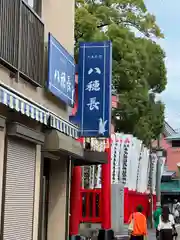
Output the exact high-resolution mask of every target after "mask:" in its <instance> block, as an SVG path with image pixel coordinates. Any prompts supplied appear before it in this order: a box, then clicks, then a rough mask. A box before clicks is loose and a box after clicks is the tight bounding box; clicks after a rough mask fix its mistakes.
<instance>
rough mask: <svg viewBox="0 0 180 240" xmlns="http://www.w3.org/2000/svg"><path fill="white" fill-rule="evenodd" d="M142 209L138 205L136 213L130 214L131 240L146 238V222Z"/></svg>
mask: <svg viewBox="0 0 180 240" xmlns="http://www.w3.org/2000/svg"><path fill="white" fill-rule="evenodd" d="M142 212H143V207H142V206H141V205H139V206H138V207H137V208H136V212H134V213H132V214H131V216H130V218H129V224H131V226H132V231H131V233H130V239H131V240H143V239H144V238H146V237H147V221H146V217H145V216H144V214H143V213H142Z"/></svg>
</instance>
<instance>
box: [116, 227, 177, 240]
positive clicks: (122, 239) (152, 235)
mask: <svg viewBox="0 0 180 240" xmlns="http://www.w3.org/2000/svg"><path fill="white" fill-rule="evenodd" d="M176 229H177V232H178V238H177V240H180V225H177V226H176ZM117 239H118V240H126V239H128V238H127V237H126V236H120V235H119V236H118V238H117ZM148 240H156V230H155V229H149V230H148Z"/></svg>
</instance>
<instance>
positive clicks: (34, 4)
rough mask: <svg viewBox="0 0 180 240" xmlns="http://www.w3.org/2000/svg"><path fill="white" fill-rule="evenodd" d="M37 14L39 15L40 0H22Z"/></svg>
mask: <svg viewBox="0 0 180 240" xmlns="http://www.w3.org/2000/svg"><path fill="white" fill-rule="evenodd" d="M24 1H25V2H26V3H27V4H28V5H29V6H30V7H31V8H32V9H33V10H34V11H35V12H36V13H37V14H38V15H41V4H42V0H24Z"/></svg>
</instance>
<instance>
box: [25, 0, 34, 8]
mask: <svg viewBox="0 0 180 240" xmlns="http://www.w3.org/2000/svg"><path fill="white" fill-rule="evenodd" d="M25 2H27V3H28V5H29V6H30V7H32V8H34V2H35V0H25Z"/></svg>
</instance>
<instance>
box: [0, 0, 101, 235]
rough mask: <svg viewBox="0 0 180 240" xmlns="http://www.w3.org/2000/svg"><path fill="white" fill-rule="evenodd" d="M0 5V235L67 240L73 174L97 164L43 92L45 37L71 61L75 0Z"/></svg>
mask: <svg viewBox="0 0 180 240" xmlns="http://www.w3.org/2000/svg"><path fill="white" fill-rule="evenodd" d="M0 5H1V8H0V16H1V21H0V206H1V209H0V236H1V239H3V240H11V239H12V240H13V239H19V240H37V239H41V240H56V239H67V236H68V234H69V199H70V183H71V169H72V167H73V166H74V165H83V164H90V162H91V160H92V159H98V157H97V158H96V155H93V154H95V151H94V152H93V154H90V151H88V153H87V152H85V150H84V148H83V144H82V143H80V142H78V141H77V138H78V128H77V127H76V126H75V125H73V124H72V123H70V122H69V115H68V105H67V104H66V103H65V102H63V101H62V100H61V99H59V98H58V97H57V96H55V95H53V94H52V93H51V91H47V89H46V87H45V86H46V85H47V75H48V74H47V72H48V61H49V52H48V49H47V48H48V47H47V46H48V36H49V33H50V34H51V35H52V36H53V37H54V38H55V39H56V41H57V42H58V43H60V44H61V45H62V47H64V50H63V51H64V52H66V53H67V54H70V55H72V56H73V51H74V11H75V9H74V1H66V0H62V1H59V0H49V1H41V0H17V1H9V0H1V1H0ZM62 55H63V56H64V54H62ZM55 60H56V61H58V62H59V61H60V59H55ZM61 60H62V59H61ZM66 60H67V58H66V56H65V57H64V61H66ZM89 154H90V155H92V157H91V156H89ZM104 156H105V155H102V154H101V156H100V157H99V158H100V159H101V160H103V159H105V158H104ZM87 159H89V160H87ZM101 163H102V161H101Z"/></svg>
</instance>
